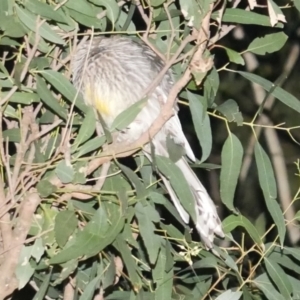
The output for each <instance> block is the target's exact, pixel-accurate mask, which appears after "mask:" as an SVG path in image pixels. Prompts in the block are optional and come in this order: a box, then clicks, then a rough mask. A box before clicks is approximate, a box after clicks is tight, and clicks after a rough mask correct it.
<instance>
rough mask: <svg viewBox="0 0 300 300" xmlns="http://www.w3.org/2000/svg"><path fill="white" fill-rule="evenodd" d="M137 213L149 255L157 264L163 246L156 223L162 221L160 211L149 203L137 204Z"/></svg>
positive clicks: (152, 261)
mask: <svg viewBox="0 0 300 300" xmlns="http://www.w3.org/2000/svg"><path fill="white" fill-rule="evenodd" d="M135 215H136V217H137V219H138V223H139V230H140V233H141V236H142V239H143V241H144V244H145V248H146V251H147V253H148V255H149V260H150V262H151V264H155V262H156V259H157V256H158V252H159V249H160V246H161V237H160V236H158V235H157V234H156V233H155V229H156V228H155V226H154V224H153V222H154V223H158V222H159V221H160V217H159V214H158V212H157V211H156V210H155V209H154V208H153V207H152V206H151V205H150V204H149V203H148V202H146V203H145V204H144V203H143V204H141V202H138V203H137V204H136V205H135Z"/></svg>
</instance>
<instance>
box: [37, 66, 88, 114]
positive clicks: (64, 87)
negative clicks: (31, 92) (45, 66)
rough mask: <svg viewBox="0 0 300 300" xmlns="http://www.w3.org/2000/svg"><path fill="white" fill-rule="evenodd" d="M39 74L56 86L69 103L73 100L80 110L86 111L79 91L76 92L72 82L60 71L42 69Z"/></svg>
mask: <svg viewBox="0 0 300 300" xmlns="http://www.w3.org/2000/svg"><path fill="white" fill-rule="evenodd" d="M41 74H42V75H43V77H45V79H46V80H47V81H48V82H49V83H50V84H51V85H52V86H53V87H54V88H56V89H57V90H58V91H59V92H60V93H61V94H62V95H63V96H65V97H66V99H67V100H69V101H70V102H71V103H73V102H74V101H75V106H76V107H77V108H78V109H79V110H81V111H82V112H84V113H86V112H87V106H86V105H85V102H84V99H83V97H82V95H81V94H80V93H77V91H76V89H75V87H74V86H73V85H72V83H71V82H70V81H69V80H68V79H67V78H66V77H65V76H64V75H63V74H61V73H59V72H56V71H53V70H43V71H41Z"/></svg>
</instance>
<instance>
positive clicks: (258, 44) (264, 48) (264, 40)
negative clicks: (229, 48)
mask: <svg viewBox="0 0 300 300" xmlns="http://www.w3.org/2000/svg"><path fill="white" fill-rule="evenodd" d="M287 39H288V36H287V35H286V34H285V33H284V32H276V33H272V34H267V35H265V36H264V37H261V38H256V39H255V40H253V41H252V42H251V44H250V45H249V46H248V48H247V50H246V51H250V52H252V53H255V54H259V55H266V53H273V52H275V51H278V50H280V49H281V48H282V47H283V45H284V44H285V43H286V41H287Z"/></svg>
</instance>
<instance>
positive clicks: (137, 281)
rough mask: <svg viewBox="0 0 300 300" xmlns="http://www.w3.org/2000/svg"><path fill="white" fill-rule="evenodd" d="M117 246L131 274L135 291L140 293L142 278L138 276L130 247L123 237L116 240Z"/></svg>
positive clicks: (119, 236)
mask: <svg viewBox="0 0 300 300" xmlns="http://www.w3.org/2000/svg"><path fill="white" fill-rule="evenodd" d="M115 245H116V246H117V248H118V250H119V252H120V254H121V256H122V259H123V261H124V263H125V266H126V269H127V271H128V274H129V278H130V282H131V284H132V285H133V289H134V291H138V290H139V289H140V288H141V287H142V282H141V278H140V276H139V275H138V268H137V265H136V262H135V260H134V259H133V257H132V255H131V252H130V250H129V247H128V245H127V244H126V242H125V240H124V239H123V237H122V236H121V235H118V236H117V238H116V242H115Z"/></svg>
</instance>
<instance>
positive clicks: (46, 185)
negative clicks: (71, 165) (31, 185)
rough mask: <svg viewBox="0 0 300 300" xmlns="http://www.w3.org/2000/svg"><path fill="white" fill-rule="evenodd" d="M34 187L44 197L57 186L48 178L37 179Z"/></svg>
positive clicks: (54, 190) (55, 189) (53, 191)
mask: <svg viewBox="0 0 300 300" xmlns="http://www.w3.org/2000/svg"><path fill="white" fill-rule="evenodd" d="M36 188H37V191H38V193H39V194H40V195H41V196H42V197H45V198H46V197H48V196H50V195H51V194H53V193H55V192H56V191H57V187H56V186H55V185H53V184H52V183H51V182H50V181H48V180H41V181H39V182H38V184H37V186H36Z"/></svg>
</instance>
